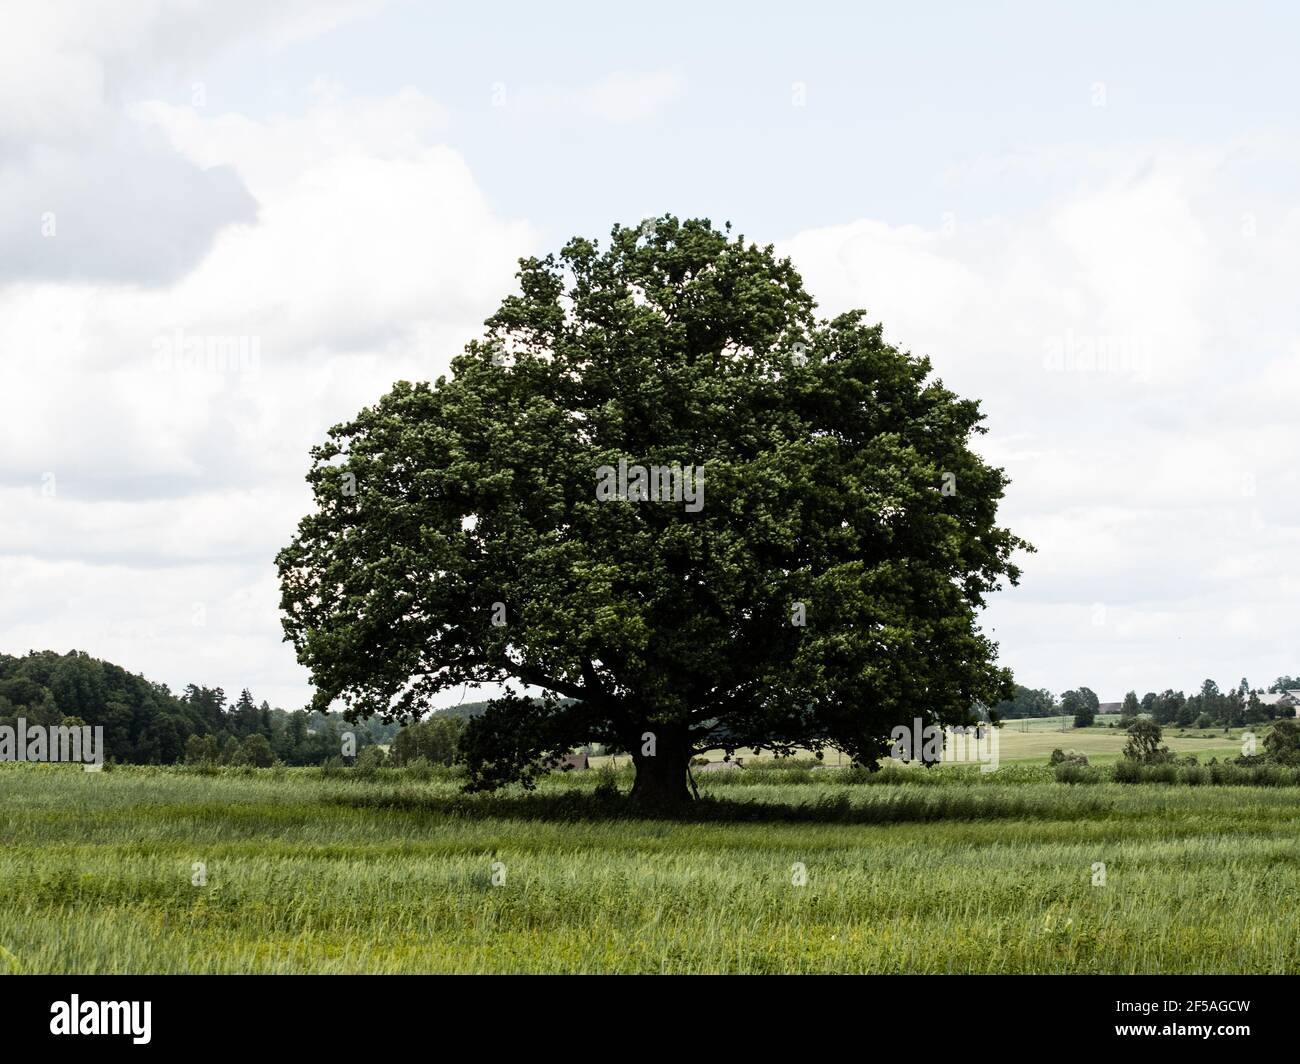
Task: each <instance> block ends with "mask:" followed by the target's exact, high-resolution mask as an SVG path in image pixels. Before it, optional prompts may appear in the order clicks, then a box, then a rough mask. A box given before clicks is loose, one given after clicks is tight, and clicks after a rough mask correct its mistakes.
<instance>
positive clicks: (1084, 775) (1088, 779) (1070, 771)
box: [1055, 757, 1101, 783]
mask: <svg viewBox="0 0 1300 1064" xmlns="http://www.w3.org/2000/svg"><path fill="white" fill-rule="evenodd" d="M1055 775H1056V780H1057V782H1058V783H1099V782H1100V781H1101V773H1099V772H1098V771H1097V770H1096V769H1095V768H1090V767H1089V765H1088V759H1087V758H1086V757H1085V758H1084V759H1083V762H1082V764H1080V763H1079V762H1078V761H1062V762H1061V763H1060V764H1058V765H1057V766H1056V770H1055Z"/></svg>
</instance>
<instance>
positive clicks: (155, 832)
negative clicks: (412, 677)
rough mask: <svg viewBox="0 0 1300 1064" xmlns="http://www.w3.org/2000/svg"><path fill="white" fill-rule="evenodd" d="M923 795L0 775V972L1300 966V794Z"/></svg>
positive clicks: (969, 791) (794, 778) (1031, 773)
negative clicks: (669, 802) (490, 790)
mask: <svg viewBox="0 0 1300 1064" xmlns="http://www.w3.org/2000/svg"><path fill="white" fill-rule="evenodd" d="M1107 738H1108V737H1107ZM1009 740H1010V736H1008V741H1009ZM1075 745H1078V744H1077V743H1076V744H1075ZM907 776H908V781H907V782H890V783H874V784H854V783H850V782H846V781H845V780H844V778H843V777H842V776H841V774H840V773H836V772H829V771H822V772H808V771H806V770H795V771H790V772H784V771H770V770H768V771H764V770H761V769H760V770H754V771H749V772H739V773H733V774H727V775H726V776H724V777H722V778H717V777H715V778H709V777H708V774H705V775H704V777H703V778H702V779H701V785H702V787H703V789H704V791H705V794H706V798H707V799H708V800H706V801H705V802H703V803H700V804H699V806H698V807H697V808H695V809H693V810H692V811H691V813H690V814H689V816H688V817H687V818H686V819H682V820H664V819H622V818H621V816H620V813H619V811H620V810H621V809H622V808H623V807H622V806H621V804H619V803H618V802H617V801H610V800H609V799H603V798H601V797H600V796H599V794H597V793H596V787H597V784H598V782H599V776H598V774H597V773H576V774H572V775H569V776H563V777H558V776H557V777H555V778H552V779H550V780H548V781H546V782H545V783H544V784H543V786H542V788H541V790H540V791H539V792H538V793H536V794H533V795H524V794H522V793H519V792H509V793H505V794H501V795H497V796H463V795H460V794H459V793H458V790H457V785H456V783H455V782H454V781H453V780H450V779H434V780H431V781H428V782H418V781H413V780H411V779H403V778H401V777H400V776H398V775H396V774H394V773H387V774H385V773H383V772H381V773H380V774H379V776H377V777H375V778H373V779H370V780H366V779H362V778H357V777H356V776H352V775H350V774H349V775H342V776H340V775H335V776H332V777H323V776H322V775H321V774H320V772H319V771H317V770H311V769H291V770H287V771H286V770H278V771H277V770H274V769H263V770H248V771H247V772H246V773H245V774H240V773H238V772H231V773H229V774H224V775H215V776H202V775H192V774H187V773H184V772H180V771H176V770H164V769H144V768H140V769H123V768H116V769H114V770H113V771H111V772H107V773H98V774H96V773H84V772H79V771H76V770H74V769H68V768H65V767H61V766H59V767H56V766H38V765H14V764H4V765H0V971H3V970H6V969H7V970H9V971H13V972H786V971H789V972H948V971H953V972H1134V971H1141V972H1294V971H1297V970H1298V969H1300V907H1297V906H1296V905H1295V903H1294V899H1295V898H1296V896H1297V895H1298V894H1300V788H1253V787H1252V788H1243V787H1235V788H1228V787H1223V788H1220V787H1171V786H1163V785H1143V786H1125V785H1121V784H1115V783H1103V784H1097V785H1092V786H1077V787H1072V786H1067V785H1064V784H1059V783H1056V782H1055V781H1054V780H1053V779H1052V776H1051V773H1050V772H1049V771H1048V770H1047V769H1045V768H1041V767H1034V766H1031V765H1027V764H1025V765H1012V766H1004V767H1003V768H1002V770H1001V771H999V772H997V773H993V774H990V775H987V776H981V775H980V774H979V773H978V772H973V771H970V770H967V769H956V768H953V769H944V770H941V771H936V772H925V771H924V770H921V769H917V770H915V772H909V773H907ZM769 780H770V781H771V782H769ZM628 782H629V780H628V778H627V777H626V774H624V778H623V779H622V780H621V785H622V786H623V787H624V788H626V786H627V785H628ZM196 862H202V863H203V865H204V866H205V870H206V877H207V878H206V885H202V886H196V885H194V883H193V877H194V875H195V869H194V866H195V863H196ZM494 862H499V864H498V866H497V871H498V872H504V876H505V878H504V883H503V884H502V885H500V886H494V885H493V865H494ZM1096 862H1104V864H1105V877H1106V878H1105V884H1104V885H1093V880H1094V875H1095V874H1096V871H1095V867H1094V866H1095V863H1096ZM796 865H802V866H803V868H804V869H805V870H806V875H807V882H806V885H803V886H797V885H795V884H794V882H793V879H795V878H796V873H797V872H798V869H797V868H796V867H795V866H796Z"/></svg>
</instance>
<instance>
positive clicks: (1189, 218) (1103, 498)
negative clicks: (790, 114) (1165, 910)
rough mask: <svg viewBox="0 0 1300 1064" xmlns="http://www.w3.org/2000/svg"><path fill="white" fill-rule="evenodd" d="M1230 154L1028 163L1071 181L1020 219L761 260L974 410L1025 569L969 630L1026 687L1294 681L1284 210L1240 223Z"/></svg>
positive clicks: (1294, 333) (1109, 693) (790, 248)
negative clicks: (993, 644)
mask: <svg viewBox="0 0 1300 1064" xmlns="http://www.w3.org/2000/svg"><path fill="white" fill-rule="evenodd" d="M1254 150H1255V151H1256V152H1257V153H1258V152H1268V151H1270V150H1271V146H1270V145H1268V143H1267V142H1264V143H1263V145H1262V146H1261V145H1259V144H1257V145H1256V146H1255V149H1254ZM1238 152H1239V146H1234V147H1232V148H1225V149H1224V150H1222V151H1220V152H1209V151H1206V150H1198V151H1196V152H1185V153H1181V154H1178V153H1171V152H1165V153H1161V154H1159V155H1158V156H1156V155H1153V154H1152V153H1149V152H1148V153H1141V152H1134V153H1130V154H1128V155H1121V154H1115V153H1112V154H1110V155H1109V156H1107V157H1103V158H1101V159H1098V158H1091V159H1085V158H1080V157H1079V156H1077V155H1073V154H1071V153H1048V155H1049V157H1050V158H1051V160H1052V164H1053V165H1056V166H1060V167H1063V168H1068V167H1073V168H1074V171H1075V172H1076V173H1079V174H1081V175H1086V176H1087V180H1080V181H1079V183H1078V185H1077V187H1076V188H1075V190H1074V191H1073V192H1072V193H1071V194H1069V195H1067V196H1064V197H1062V198H1060V199H1059V200H1057V201H1056V202H1053V203H1051V204H1049V205H1047V206H1046V207H1044V208H1042V209H1041V210H1039V211H1036V212H1034V213H1032V214H1027V215H1025V216H1018V217H1000V218H992V219H987V220H979V221H962V222H960V223H958V222H956V221H955V220H952V221H953V224H950V225H949V226H948V227H947V230H946V231H945V229H944V228H943V227H940V228H939V229H936V230H923V229H920V228H916V227H892V226H888V225H884V224H882V223H879V222H874V221H870V220H860V221H856V222H853V223H850V224H846V225H842V226H834V227H828V228H825V229H819V230H813V231H809V232H806V233H801V234H799V235H798V236H796V237H794V238H793V239H792V240H790V241H789V242H788V243H787V244H785V245H784V246H783V247H782V248H781V249H780V250H782V251H784V252H786V253H788V254H790V255H791V256H792V258H793V259H794V262H795V265H796V266H797V267H799V268H800V270H801V271H802V272H803V275H804V279H805V281H806V282H807V283H808V286H809V288H810V290H811V291H812V292H813V293H814V295H815V296H817V297H818V298H819V300H820V301H821V302H822V310H823V312H825V313H833V312H838V311H841V310H845V309H849V308H850V307H859V306H860V307H865V308H866V309H867V310H868V312H869V317H870V318H871V319H872V320H873V321H881V322H883V323H884V325H885V331H886V336H887V337H888V338H889V339H891V340H892V341H893V342H894V343H896V344H898V345H899V346H901V347H903V348H905V349H910V350H911V351H913V352H914V353H916V354H928V355H930V356H931V358H932V360H933V362H934V364H935V371H936V373H937V375H938V376H940V377H942V378H943V379H944V381H945V383H947V384H948V385H949V386H950V387H953V388H954V389H955V390H956V391H957V392H958V393H959V394H964V395H971V396H974V397H977V398H979V399H981V400H982V401H983V406H984V409H985V412H986V414H987V415H988V418H989V421H988V423H989V426H990V429H991V433H990V435H989V436H987V437H984V438H982V439H980V440H979V441H977V446H979V447H980V448H981V449H982V450H983V451H984V452H985V453H987V454H988V455H989V456H990V458H991V459H992V460H993V461H995V462H996V463H997V464H1000V465H1003V466H1004V467H1005V468H1006V469H1007V470H1008V472H1009V474H1010V475H1011V477H1012V480H1013V484H1012V487H1011V489H1010V492H1009V494H1008V498H1007V500H1006V503H1005V505H1004V511H1003V518H1004V520H1005V522H1006V523H1007V524H1008V525H1009V526H1010V527H1012V528H1013V529H1014V530H1015V531H1017V532H1018V533H1020V534H1021V535H1024V536H1025V537H1026V538H1028V539H1029V540H1030V541H1031V542H1033V543H1034V544H1035V545H1036V546H1037V547H1038V551H1039V552H1038V553H1037V554H1035V555H1033V556H1031V557H1028V558H1026V559H1025V560H1024V570H1025V576H1024V580H1023V582H1022V586H1021V587H1020V588H1019V589H1016V590H1013V591H1010V592H1006V593H1003V594H1001V595H999V596H995V600H994V604H993V606H992V608H991V609H990V611H989V613H988V623H989V625H990V627H992V628H994V629H996V638H998V639H999V640H1000V642H1001V643H1002V650H1003V658H1004V660H1005V661H1006V662H1007V663H1008V664H1011V665H1012V666H1014V667H1016V668H1017V669H1018V671H1019V673H1020V674H1021V678H1022V679H1023V680H1024V681H1025V682H1029V683H1031V684H1033V685H1045V686H1053V687H1056V688H1058V689H1059V688H1062V687H1065V686H1073V685H1076V684H1079V683H1086V684H1089V685H1091V686H1094V687H1095V688H1096V689H1097V690H1098V691H1099V693H1101V694H1102V695H1103V696H1104V697H1106V698H1108V699H1109V698H1118V697H1120V696H1122V694H1123V692H1124V690H1125V689H1127V687H1128V686H1137V687H1138V688H1139V689H1140V690H1145V689H1146V688H1149V687H1157V686H1159V687H1164V686H1168V685H1170V684H1173V685H1175V686H1191V685H1193V684H1198V683H1199V681H1200V680H1201V679H1203V678H1204V677H1205V676H1212V677H1214V678H1216V679H1217V680H1218V681H1219V682H1221V683H1222V682H1225V681H1227V680H1228V679H1232V680H1233V681H1234V682H1235V680H1236V679H1237V678H1238V677H1240V676H1241V675H1242V674H1243V673H1246V674H1247V675H1248V676H1249V677H1250V678H1251V680H1252V682H1267V681H1269V680H1271V678H1272V677H1273V676H1275V675H1277V673H1279V672H1283V671H1287V670H1288V668H1294V660H1293V658H1294V651H1293V646H1292V642H1291V640H1290V635H1289V629H1290V622H1289V616H1290V614H1291V612H1292V610H1293V603H1294V599H1295V591H1296V580H1295V578H1294V577H1292V576H1289V575H1288V574H1289V573H1291V572H1292V571H1293V569H1294V558H1295V556H1296V548H1297V546H1300V491H1298V489H1300V475H1298V474H1297V470H1296V468H1295V463H1294V458H1293V455H1294V439H1295V424H1296V422H1295V408H1294V395H1295V394H1296V385H1298V384H1300V359H1298V358H1297V351H1298V350H1300V348H1297V346H1296V343H1297V337H1298V336H1300V331H1298V330H1297V320H1296V312H1295V306H1294V300H1293V299H1292V298H1289V297H1287V296H1286V294H1285V290H1286V288H1287V287H1288V282H1285V281H1282V280H1281V279H1282V278H1288V279H1290V280H1292V281H1293V280H1294V279H1295V277H1296V271H1297V269H1300V252H1297V250H1296V249H1297V248H1298V247H1300V242H1297V239H1296V238H1297V236H1300V231H1298V230H1297V221H1296V210H1295V207H1294V206H1291V205H1287V204H1272V205H1269V209H1268V210H1267V211H1266V212H1265V216H1266V217H1268V218H1269V219H1270V221H1269V223H1268V224H1259V225H1256V226H1254V227H1252V226H1243V225H1242V224H1241V220H1242V211H1241V209H1240V206H1239V201H1237V200H1236V198H1235V197H1236V192H1235V189H1234V188H1233V187H1232V184H1231V180H1232V168H1231V163H1232V159H1233V158H1234V156H1236V155H1237V154H1238ZM1023 162H1024V160H1019V162H1018V163H1017V165H1018V164H1023ZM1038 162H1039V163H1041V159H1040V160H1038ZM1044 165H1045V164H1044ZM1066 172H1069V171H1068V169H1067V171H1066ZM1099 356H1100V357H1099ZM1097 604H1101V605H1102V606H1104V607H1105V608H1104V610H1102V611H1101V614H1100V616H1101V618H1102V620H1101V622H1100V623H1094V621H1093V608H1094V606H1096V605H1097Z"/></svg>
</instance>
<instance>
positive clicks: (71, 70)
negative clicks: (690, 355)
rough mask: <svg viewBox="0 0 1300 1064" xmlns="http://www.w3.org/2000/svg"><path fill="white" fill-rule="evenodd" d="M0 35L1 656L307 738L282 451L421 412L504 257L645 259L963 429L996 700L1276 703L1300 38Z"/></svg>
mask: <svg viewBox="0 0 1300 1064" xmlns="http://www.w3.org/2000/svg"><path fill="white" fill-rule="evenodd" d="M0 19H2V21H3V24H4V26H5V32H4V33H3V34H0V402H2V403H3V411H4V416H3V417H2V418H0V507H2V508H0V514H2V515H3V516H2V517H0V652H4V653H10V654H21V653H25V652H26V651H28V650H29V649H53V650H58V651H66V650H70V649H73V648H75V649H78V650H83V651H87V652H89V653H91V654H92V655H94V656H96V657H101V658H105V659H107V660H110V661H113V662H116V663H118V664H120V665H123V666H124V667H126V668H128V669H130V670H132V671H134V672H139V673H142V674H144V675H145V676H147V677H148V678H150V679H152V680H156V681H160V682H164V683H167V684H169V685H170V686H171V687H172V688H173V689H175V690H179V689H180V688H182V687H183V686H184V685H185V684H187V683H198V684H205V685H209V686H222V687H224V688H225V689H226V690H227V691H228V692H231V693H233V692H236V691H238V690H239V689H241V688H243V687H248V688H249V689H250V690H251V691H252V692H253V694H254V696H255V697H256V698H258V699H259V700H260V699H263V698H265V699H268V700H269V701H271V702H272V704H275V705H281V706H284V707H285V708H297V707H299V706H301V705H303V704H304V703H305V702H306V700H307V698H308V697H309V690H310V689H309V686H308V682H307V675H306V671H305V670H304V669H302V668H301V667H300V666H298V665H297V664H296V662H295V661H294V655H293V651H292V648H291V647H290V646H289V645H288V644H287V643H284V642H283V641H282V631H281V628H280V615H279V610H278V603H279V592H278V587H277V582H276V575H275V567H274V557H275V554H276V552H277V551H278V550H279V549H280V548H281V547H282V546H284V545H285V544H286V543H287V542H288V541H289V538H290V537H291V535H292V533H293V530H294V528H295V526H296V524H297V521H298V520H299V518H301V517H302V516H303V515H304V514H305V513H307V512H308V509H309V507H310V496H309V492H308V490H307V487H306V484H305V482H304V479H303V478H304V475H305V473H306V471H307V468H308V464H309V458H308V451H309V449H310V447H311V446H312V445H313V444H315V443H317V442H319V441H320V440H322V439H323V437H324V433H325V431H326V430H327V429H328V428H329V426H331V425H333V424H335V423H338V422H340V421H343V420H345V419H347V418H349V417H350V416H352V415H353V414H355V413H356V412H357V411H358V410H359V409H360V408H362V407H363V406H366V405H368V404H370V403H372V402H374V401H375V400H377V399H378V398H379V397H380V396H381V395H383V394H384V393H385V392H386V391H387V390H388V389H389V388H390V387H391V385H392V383H393V382H394V381H396V380H400V379H407V380H432V379H434V378H436V377H437V376H438V375H439V374H440V373H442V372H444V371H445V370H446V368H447V365H448V362H449V360H450V358H451V357H452V356H453V355H454V354H456V353H457V352H458V351H459V350H460V349H461V348H462V347H463V345H464V344H465V343H466V342H467V341H468V340H470V339H471V338H473V337H475V336H476V335H478V333H479V331H480V326H481V323H482V321H483V319H484V318H485V317H486V316H487V315H488V314H490V313H491V312H492V310H493V309H494V308H495V306H496V304H497V303H498V302H499V301H500V299H501V298H502V297H503V296H505V295H506V294H508V293H509V292H510V291H512V290H513V286H514V272H515V269H516V261H517V259H518V258H519V257H520V256H523V255H529V254H541V253H545V252H547V251H551V250H556V249H558V247H559V246H560V245H561V244H562V243H563V242H564V241H565V240H566V239H568V238H569V237H571V236H574V235H579V234H581V235H585V236H590V237H596V238H603V237H605V236H607V234H608V232H609V230H610V228H611V226H613V225H614V224H615V223H624V224H634V223H636V222H638V221H640V220H641V219H643V218H646V217H649V216H654V215H660V214H663V213H672V214H675V215H677V216H678V217H707V218H710V219H712V220H713V221H714V222H715V223H717V224H721V223H723V222H726V221H730V222H731V223H732V224H733V227H734V229H735V231H737V232H740V233H743V234H744V235H745V236H746V237H747V238H749V239H752V240H754V241H757V242H759V243H761V244H769V243H770V244H773V245H775V247H776V249H777V251H778V252H779V253H781V254H783V255H788V256H790V257H791V259H792V260H793V261H794V263H795V265H796V266H797V267H798V269H799V270H800V272H801V273H802V275H803V277H804V280H805V282H806V284H807V286H808V288H809V290H810V292H811V293H812V294H813V296H814V297H815V298H816V299H817V301H818V303H819V305H820V310H821V312H822V313H824V314H826V315H830V314H833V313H837V312H839V311H842V310H846V309H849V308H855V307H861V308H864V309H865V310H866V311H867V313H868V316H869V317H870V318H871V319H872V320H873V321H879V322H881V323H883V326H884V330H885V336H886V338H887V339H889V340H890V341H891V342H893V343H894V344H896V345H898V346H899V347H901V348H903V349H906V350H909V351H911V352H913V353H914V354H924V355H927V356H929V358H930V359H931V361H932V362H933V364H934V368H935V373H936V375H937V376H938V377H940V378H941V379H942V380H943V381H944V382H945V384H947V385H948V386H949V387H951V388H953V389H954V390H956V391H957V392H958V393H960V394H962V395H967V396H971V397H974V398H978V399H979V400H981V403H982V408H983V410H984V412H985V414H986V417H987V422H986V424H987V427H988V430H989V431H988V434H987V435H986V436H984V437H982V438H981V439H980V440H979V441H978V448H979V449H980V450H981V451H982V452H983V453H984V454H985V455H986V456H987V457H988V459H989V460H990V461H992V462H994V463H995V464H997V465H1000V466H1002V467H1003V468H1005V470H1006V471H1007V474H1008V475H1009V476H1010V478H1011V481H1012V483H1011V487H1010V488H1009V490H1008V493H1007V497H1006V499H1005V501H1004V505H1003V508H1002V510H1001V513H1000V518H1001V522H1002V523H1003V524H1005V525H1007V526H1008V527H1010V528H1011V529H1013V530H1014V531H1015V532H1016V533H1017V534H1019V535H1021V536H1023V537H1024V538H1026V539H1028V540H1029V541H1030V542H1032V543H1033V544H1034V545H1035V547H1036V548H1037V553H1035V554H1033V555H1030V556H1026V557H1022V558H1021V559H1020V564H1021V566H1022V569H1023V577H1022V579H1021V583H1020V586H1019V587H1016V588H1012V589H1008V590H1005V591H1003V592H1000V593H998V594H997V595H995V596H994V597H993V599H992V601H991V603H990V606H989V608H988V610H987V611H986V613H985V615H984V618H983V622H984V625H985V627H986V629H987V630H988V631H989V632H990V634H991V635H992V636H993V638H994V639H995V640H996V641H997V642H998V643H999V645H1000V654H1001V659H1002V662H1003V663H1004V664H1006V665H1009V666H1010V667H1012V668H1013V669H1014V671H1015V673H1016V677H1017V679H1018V680H1019V681H1020V682H1021V683H1024V684H1026V685H1028V686H1032V687H1047V688H1049V689H1051V690H1053V691H1056V692H1060V691H1062V690H1065V689H1067V688H1070V687H1075V686H1078V685H1081V684H1084V685H1087V686H1089V687H1091V688H1093V689H1094V690H1095V691H1096V692H1097V693H1098V695H1099V696H1100V697H1101V698H1102V700H1103V701H1113V700H1118V699H1120V698H1122V697H1123V694H1124V692H1125V691H1127V690H1129V689H1136V690H1137V691H1138V693H1139V694H1141V693H1142V692H1144V691H1146V690H1152V689H1154V690H1163V689H1164V688H1166V687H1174V688H1183V689H1191V688H1194V687H1198V686H1199V685H1200V683H1201V681H1202V680H1203V679H1205V678H1207V677H1209V678H1213V679H1215V680H1216V681H1217V682H1219V683H1220V684H1221V685H1225V684H1228V683H1231V684H1234V685H1235V684H1236V683H1237V681H1238V680H1239V679H1240V678H1242V677H1243V676H1244V677H1247V678H1248V679H1249V681H1250V683H1251V684H1252V686H1266V685H1267V684H1268V683H1270V682H1271V681H1272V680H1273V679H1274V678H1275V677H1276V676H1278V675H1280V674H1284V673H1285V674H1296V673H1300V646H1298V645H1297V644H1298V643H1300V639H1298V638H1297V635H1296V632H1297V625H1296V623H1295V616H1296V609H1295V607H1296V603H1297V599H1298V598H1300V577H1297V574H1296V569H1295V559H1296V557H1297V548H1298V547H1300V472H1298V471H1297V457H1298V454H1300V446H1298V443H1300V301H1297V299H1296V293H1297V291H1300V165H1297V164H1300V64H1296V63H1295V62H1294V57H1293V51H1294V41H1295V40H1296V39H1297V38H1298V36H1300V12H1297V11H1296V10H1291V11H1288V10H1286V9H1285V8H1284V7H1283V6H1282V5H1276V4H1250V3H1246V4H1234V5H1208V4H1197V3H1177V4H1172V3H1171V4H1163V3H1146V4H1142V5H1140V6H1139V5H1133V4H1118V3H1116V4H1111V3H1102V2H1090V3H1087V4H1074V5H1064V4H1052V5H1045V4H1041V3H1025V4H984V5H965V4H938V3H932V4H924V3H921V4H910V5H897V4H884V3H881V4H859V5H846V4H843V3H803V4H788V3H781V4H773V3H754V2H747V3H744V4H740V3H716V4H709V5H703V4H699V3H691V4H686V3H675V2H664V3H659V4H656V5H653V6H651V7H643V8H638V9H628V10H620V9H619V8H618V6H616V5H611V4H608V3H556V4H551V5H532V4H516V3H507V2H501V0H499V2H497V3H494V4H491V5H449V4H433V3H414V2H405V3H396V2H395V3H382V2H380V0H287V2H284V3H278V4H275V5H270V4H265V3H261V2H253V0H227V2H224V3H220V4H218V3H198V2H180V0H174V2H170V3H162V2H158V0H117V2H116V3H114V4H112V5H85V4H77V3H72V2H71V0H31V2H27V0H0ZM194 342H198V343H201V344H203V345H204V349H205V351H206V350H209V349H210V350H212V351H213V352H214V355H213V357H212V358H211V359H205V360H203V361H202V362H201V363H200V364H197V365H196V364H194V363H193V360H187V359H186V358H184V357H178V356H180V355H182V354H183V353H184V351H185V350H186V349H187V345H188V344H192V343H194ZM459 697H461V696H460V695H455V696H451V697H449V699H448V700H449V701H456V700H458V699H459Z"/></svg>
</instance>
